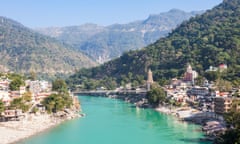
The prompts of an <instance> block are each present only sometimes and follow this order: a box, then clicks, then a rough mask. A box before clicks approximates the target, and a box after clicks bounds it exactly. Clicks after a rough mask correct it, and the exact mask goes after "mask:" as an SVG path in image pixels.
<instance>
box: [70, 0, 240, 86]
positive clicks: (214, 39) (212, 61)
mask: <svg viewBox="0 0 240 144" xmlns="http://www.w3.org/2000/svg"><path fill="white" fill-rule="evenodd" d="M239 15H240V1H239V0H225V1H224V2H223V3H221V4H219V5H218V6H216V7H214V8H213V9H212V10H208V11H206V12H205V13H204V14H202V15H198V16H196V17H193V18H190V20H188V21H185V22H183V23H182V24H181V25H180V26H179V27H177V28H176V29H175V30H173V31H172V32H171V33H170V34H169V35H168V36H167V37H165V38H160V39H159V40H157V41H156V42H155V43H153V44H150V45H148V46H147V47H145V48H143V49H140V50H136V51H130V52H128V53H124V54H123V55H122V56H121V57H119V58H117V59H115V60H112V61H109V62H107V63H105V64H103V65H101V66H99V67H95V68H92V69H84V70H81V71H79V72H77V73H76V74H74V75H72V76H71V77H70V78H69V79H68V83H70V84H73V85H75V84H78V85H79V84H85V83H86V81H90V82H91V83H90V84H91V86H92V87H94V86H95V87H97V86H102V85H104V86H106V87H107V86H108V85H107V84H106V82H105V81H103V80H104V79H107V80H108V81H109V82H108V83H112V84H114V83H115V86H116V85H118V86H119V85H123V84H126V83H132V84H134V85H136V84H138V83H142V82H143V81H144V79H146V75H147V70H148V69H149V68H150V69H151V70H152V72H153V76H154V80H155V81H157V82H158V83H160V84H163V83H164V82H165V81H166V80H169V79H171V78H174V77H177V78H180V77H182V76H183V73H184V71H185V68H186V66H187V64H191V65H192V67H193V69H194V70H196V71H197V72H198V73H199V74H200V75H201V76H203V75H204V74H205V70H206V69H207V68H209V66H218V65H219V64H221V63H224V64H226V65H228V69H227V71H226V72H224V73H222V74H221V77H222V78H223V79H225V80H228V81H231V82H232V83H234V84H235V85H239V84H240V78H239V75H240V59H239V55H240V36H239V33H240V19H239ZM94 82H95V83H97V84H95V85H94ZM87 84H89V83H87ZM87 88H88V87H87Z"/></svg>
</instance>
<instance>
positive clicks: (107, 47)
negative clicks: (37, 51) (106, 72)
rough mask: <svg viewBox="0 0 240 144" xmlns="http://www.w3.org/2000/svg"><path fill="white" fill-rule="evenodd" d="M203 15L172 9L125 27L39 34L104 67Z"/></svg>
mask: <svg viewBox="0 0 240 144" xmlns="http://www.w3.org/2000/svg"><path fill="white" fill-rule="evenodd" d="M201 13H203V11H197V12H184V11H182V10H178V9H172V10H170V11H168V12H164V13H160V14H155V15H150V16H149V17H148V18H147V19H145V20H137V21H133V22H130V23H126V24H113V25H109V26H99V25H96V24H85V25H80V26H71V27H63V28H55V29H58V31H55V33H54V29H51V28H46V29H37V31H38V32H41V33H43V34H46V35H49V36H52V37H55V38H57V39H58V40H61V41H63V42H65V43H67V44H70V45H72V46H73V47H75V48H76V49H78V50H80V51H82V52H84V53H85V54H87V55H88V56H90V57H91V58H93V59H95V60H96V61H98V62H99V63H103V62H105V61H108V60H110V59H113V58H116V57H119V56H120V55H121V54H122V53H123V52H126V51H129V50H135V49H139V48H142V47H144V46H146V45H148V44H150V43H153V42H155V41H156V40H157V39H159V38H160V37H164V36H166V35H167V34H168V33H169V32H170V31H171V30H172V29H174V28H175V27H176V26H177V25H178V24H180V23H181V22H182V21H184V20H187V19H189V18H190V17H193V16H195V15H197V14H201ZM85 27H86V28H85ZM89 27H90V28H89ZM84 29H85V31H83V30H84ZM59 31H60V32H59ZM86 32H87V33H86ZM59 33H60V34H59ZM89 33H90V34H89ZM57 34H58V35H57Z"/></svg>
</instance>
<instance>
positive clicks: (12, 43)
mask: <svg viewBox="0 0 240 144" xmlns="http://www.w3.org/2000/svg"><path fill="white" fill-rule="evenodd" d="M0 57H1V61H0V71H2V70H6V71H7V70H10V71H14V72H22V73H26V72H31V71H34V72H36V73H56V72H60V73H70V72H73V71H75V70H76V69H80V68H82V67H91V66H94V64H95V63H94V62H93V61H92V60H90V59H89V58H88V57H86V56H84V55H83V54H82V53H80V52H76V51H74V50H73V49H72V48H71V47H69V46H67V45H65V44H62V43H60V42H58V41H57V40H55V39H53V38H50V37H47V36H43V35H41V34H38V33H36V32H34V31H32V30H30V29H28V28H26V27H24V26H23V25H21V24H19V23H18V22H15V21H13V20H10V19H7V18H4V17H0Z"/></svg>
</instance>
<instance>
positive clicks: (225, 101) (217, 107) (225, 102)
mask: <svg viewBox="0 0 240 144" xmlns="http://www.w3.org/2000/svg"><path fill="white" fill-rule="evenodd" d="M232 103H233V98H231V97H216V98H214V112H215V113H216V114H224V113H227V112H229V111H230V109H231V108H232Z"/></svg>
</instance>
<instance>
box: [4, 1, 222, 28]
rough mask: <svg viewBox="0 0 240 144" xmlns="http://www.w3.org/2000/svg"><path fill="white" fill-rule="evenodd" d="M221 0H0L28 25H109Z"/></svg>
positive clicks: (9, 14)
mask: <svg viewBox="0 0 240 144" xmlns="http://www.w3.org/2000/svg"><path fill="white" fill-rule="evenodd" d="M221 2H222V0H1V4H0V16H5V17H8V18H11V19H14V20H16V21H18V22H20V23H22V24H24V25H26V26H28V27H31V28H36V27H49V26H71V25H81V24H85V23H95V24H98V25H105V26H106V25H110V24H114V23H120V24H124V23H128V22H131V21H135V20H142V19H146V18H147V17H148V16H149V15H150V14H159V13H161V12H166V11H169V10H170V9H173V8H177V9H181V10H184V11H193V10H206V9H211V8H213V7H214V6H216V5H218V4H219V3H221Z"/></svg>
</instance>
